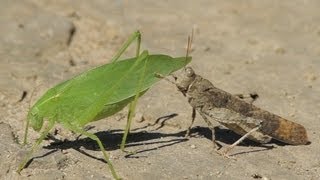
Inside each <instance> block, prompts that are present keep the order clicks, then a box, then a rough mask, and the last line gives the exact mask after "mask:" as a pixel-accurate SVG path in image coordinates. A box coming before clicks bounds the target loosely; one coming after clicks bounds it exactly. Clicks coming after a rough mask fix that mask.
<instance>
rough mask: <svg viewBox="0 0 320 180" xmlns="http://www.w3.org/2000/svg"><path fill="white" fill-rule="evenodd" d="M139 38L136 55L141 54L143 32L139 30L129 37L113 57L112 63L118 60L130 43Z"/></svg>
mask: <svg viewBox="0 0 320 180" xmlns="http://www.w3.org/2000/svg"><path fill="white" fill-rule="evenodd" d="M135 39H137V50H136V57H138V56H139V54H140V44H141V33H140V32H139V31H136V32H134V33H133V34H132V35H131V36H130V37H129V39H128V40H127V41H126V42H125V43H124V44H123V45H122V47H121V48H120V49H119V51H118V52H117V53H116V55H115V56H114V57H113V58H112V60H111V63H113V62H116V61H117V60H118V59H119V58H120V56H121V55H122V54H123V52H124V51H125V50H126V49H127V48H128V47H129V46H130V44H131V43H132V42H133V41H134V40H135Z"/></svg>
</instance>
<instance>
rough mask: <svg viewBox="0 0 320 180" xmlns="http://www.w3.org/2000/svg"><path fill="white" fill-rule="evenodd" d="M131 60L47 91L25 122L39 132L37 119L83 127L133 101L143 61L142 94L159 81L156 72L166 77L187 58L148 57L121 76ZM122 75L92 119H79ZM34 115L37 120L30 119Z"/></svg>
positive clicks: (113, 64)
mask: <svg viewBox="0 0 320 180" xmlns="http://www.w3.org/2000/svg"><path fill="white" fill-rule="evenodd" d="M147 59H148V60H147ZM135 60H136V58H131V59H126V60H119V61H117V62H115V63H111V64H105V65H102V66H100V67H97V68H94V69H91V70H88V71H86V72H83V73H81V74H79V75H77V76H76V77H74V78H72V79H70V80H67V81H65V82H63V83H61V84H58V85H56V86H55V87H53V88H51V89H49V90H48V91H47V92H46V93H45V94H44V95H43V96H42V97H41V98H40V99H39V100H38V101H37V102H36V104H35V105H34V106H33V107H32V108H31V110H30V111H29V114H28V119H29V120H31V121H30V122H31V126H32V127H33V128H34V129H35V130H36V131H39V130H40V128H41V127H42V120H40V119H41V118H45V119H46V118H48V119H50V118H54V119H55V120H56V121H57V122H66V121H68V122H70V123H71V124H73V125H76V126H79V127H83V126H84V125H86V124H87V123H89V122H92V121H95V120H99V119H102V118H105V117H108V116H111V115H113V114H115V113H116V112H118V111H120V110H121V109H123V108H124V107H125V106H126V105H127V104H128V103H130V102H131V101H132V100H133V99H134V96H135V90H136V87H137V84H138V82H139V78H140V76H139V74H141V72H142V69H143V63H145V61H146V60H147V64H146V72H145V77H144V82H143V83H142V87H141V88H140V92H144V91H146V90H147V89H149V88H150V87H151V86H152V85H153V84H155V83H156V82H157V81H159V80H160V79H159V78H157V77H156V76H155V74H156V73H159V74H162V75H168V74H170V73H172V72H174V71H176V70H178V69H180V68H181V67H184V66H185V65H186V64H187V63H188V62H190V60H191V58H189V59H188V60H186V58H185V57H181V58H172V57H170V56H166V55H149V56H147V57H146V59H145V60H142V61H141V62H140V64H137V68H136V69H135V70H134V71H133V73H130V74H127V75H125V73H126V72H127V71H128V69H129V67H131V66H132V65H133V63H135V62H136V61H135ZM124 76H126V77H125V79H123V81H122V83H120V84H118V85H117V87H116V88H115V89H114V90H113V92H111V93H110V95H108V98H106V99H105V103H104V107H103V108H102V109H101V110H99V112H98V114H96V115H95V116H94V118H93V119H83V118H81V116H82V114H83V113H84V112H85V111H87V110H88V109H90V108H89V107H90V106H91V105H93V104H95V102H97V101H98V100H100V99H101V96H102V94H104V93H105V92H106V90H107V89H108V88H110V87H113V86H114V85H115V84H116V83H117V82H119V80H120V78H122V77H124ZM35 115H36V116H37V118H35V119H34V116H35ZM33 119H34V120H33ZM80 120H81V121H80Z"/></svg>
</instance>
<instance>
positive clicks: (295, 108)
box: [0, 0, 320, 180]
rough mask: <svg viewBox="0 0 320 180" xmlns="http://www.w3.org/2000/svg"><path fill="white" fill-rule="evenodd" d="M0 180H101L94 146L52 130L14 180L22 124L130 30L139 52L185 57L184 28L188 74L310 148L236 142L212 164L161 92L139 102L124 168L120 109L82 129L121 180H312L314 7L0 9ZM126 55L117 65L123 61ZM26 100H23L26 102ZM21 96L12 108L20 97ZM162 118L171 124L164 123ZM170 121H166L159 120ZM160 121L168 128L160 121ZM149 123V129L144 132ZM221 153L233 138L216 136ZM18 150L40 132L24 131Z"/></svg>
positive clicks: (44, 3)
mask: <svg viewBox="0 0 320 180" xmlns="http://www.w3.org/2000/svg"><path fill="white" fill-rule="evenodd" d="M0 4H1V6H0V62H1V63H0V107H1V109H0V129H1V130H0V135H1V137H0V162H1V163H0V179H111V178H112V176H111V174H110V172H109V170H108V168H107V165H106V163H105V162H103V161H102V160H101V159H102V158H103V156H102V153H101V151H100V150H99V148H98V147H97V145H96V144H95V142H94V141H92V140H90V139H88V138H86V137H81V138H80V139H79V140H76V139H75V138H74V136H73V135H72V134H71V133H70V132H68V131H64V130H63V128H62V127H59V126H57V127H55V129H56V130H57V131H58V132H59V133H58V135H56V138H57V139H60V140H63V139H68V140H66V141H65V142H64V143H60V144H52V140H46V141H44V142H43V143H42V146H43V148H40V149H39V150H38V151H37V152H36V153H34V155H33V157H34V159H33V161H32V163H30V164H29V166H28V167H27V168H26V169H24V170H23V171H22V172H21V175H19V174H17V173H16V172H15V170H16V168H17V166H18V163H19V162H20V161H21V159H22V158H23V157H24V155H25V154H26V152H27V150H28V149H29V148H30V145H29V146H27V147H22V145H21V142H22V139H23V133H24V124H25V120H26V113H27V112H28V109H29V104H30V101H32V103H34V102H35V101H36V99H37V98H38V97H39V96H41V94H42V93H44V92H45V91H46V90H47V89H48V88H50V87H52V86H54V85H55V84H57V83H58V82H61V81H62V80H65V79H68V78H70V77H72V76H74V75H75V74H77V73H79V72H82V71H84V70H86V69H90V68H92V67H95V66H98V65H101V64H104V63H107V62H109V61H108V60H109V59H111V57H112V55H113V54H114V53H115V52H116V51H117V49H118V48H119V47H120V45H121V43H122V42H124V40H126V38H128V36H129V35H130V34H131V33H132V32H133V31H135V30H137V29H139V30H141V32H142V33H143V37H142V38H143V44H142V49H148V50H149V51H150V52H151V53H163V54H168V55H171V56H183V55H185V51H186V49H185V47H186V39H187V36H188V34H190V32H191V29H192V28H194V29H195V40H194V44H193V48H194V51H193V52H192V56H193V61H192V63H191V66H192V67H193V68H194V69H195V70H196V71H197V72H198V73H199V74H201V75H202V76H204V77H206V78H207V79H209V80H210V81H212V82H213V83H214V84H215V85H216V86H217V87H219V88H222V89H224V90H226V91H228V92H230V93H249V92H257V93H258V94H259V95H260V98H259V99H258V100H257V101H256V102H255V105H257V106H259V107H261V108H263V109H265V110H268V111H271V112H273V113H275V114H278V115H281V116H282V117H285V118H287V119H290V120H292V121H295V122H298V123H300V124H302V125H304V126H305V127H306V129H307V131H308V135H309V139H310V141H311V142H312V143H311V144H310V145H302V146H290V145H283V144H281V143H277V142H272V143H270V144H268V146H273V147H274V148H272V149H267V148H265V147H263V146H260V145H257V144H254V143H252V142H250V141H245V142H244V143H242V144H241V145H239V146H237V147H236V148H235V149H234V150H233V151H232V153H231V154H235V156H234V157H235V158H236V160H231V159H225V158H223V157H221V156H220V155H218V154H216V153H215V152H214V151H213V149H212V143H211V141H210V135H211V134H210V130H209V129H208V128H207V126H206V125H205V123H204V122H203V120H202V119H201V118H200V117H197V119H196V123H195V126H194V128H193V129H192V133H193V134H192V137H191V138H189V139H185V138H184V132H185V130H186V128H187V126H188V124H189V123H190V115H191V108H190V107H189V105H188V104H187V101H186V99H185V98H184V97H183V96H182V95H181V93H179V92H178V91H177V90H176V88H175V87H174V86H173V85H171V84H170V83H168V82H165V81H161V82H160V83H158V84H156V85H155V86H153V87H152V88H151V89H150V90H149V91H148V92H147V93H146V94H145V95H144V96H143V97H142V98H141V99H140V101H139V105H138V109H137V111H138V114H139V115H140V117H141V116H143V117H144V119H145V120H144V121H142V122H141V121H140V120H141V119H140V118H136V120H137V121H136V122H134V124H133V127H132V129H133V131H132V133H131V135H130V137H129V140H128V145H127V146H128V148H127V149H128V150H131V151H134V150H137V152H138V153H137V154H136V155H134V156H130V157H125V154H124V153H122V152H121V151H120V150H119V147H118V145H119V144H120V142H121V136H122V134H123V129H124V125H125V122H126V119H125V115H126V110H124V111H122V112H119V113H118V114H117V115H115V116H112V117H109V118H107V119H105V120H101V121H97V122H94V123H91V124H90V126H92V127H93V128H92V129H90V132H92V133H95V134H96V135H97V136H98V137H99V138H100V139H101V140H102V141H103V143H104V145H105V147H106V148H107V149H108V151H109V153H110V155H111V158H112V161H113V163H114V166H115V168H116V170H117V172H118V173H119V174H120V176H121V177H123V178H124V179H308V180H309V179H319V178H320V175H319V174H320V156H319V151H320V145H319V139H320V133H319V128H320V121H319V118H320V113H319V108H320V98H319V93H320V81H319V72H320V60H319V56H320V12H319V7H320V2H319V1H317V0H314V1H312V0H310V1H289V0H288V1H273V0H271V1H270V0H266V1H238V0H232V1H228V2H226V1H213V0H199V1H185V0H184V1H182V0H181V1H180V0H176V1H120V0H119V1H106V0H91V1H85V0H79V1H62V0H61V1H49V0H25V1H19V0H1V1H0ZM133 54H134V48H131V49H130V50H129V52H128V53H126V54H125V55H124V56H133ZM33 90H35V95H34V97H33V98H32V100H30V99H31V92H32V91H33ZM24 92H25V93H27V96H26V97H25V98H24V99H23V100H21V97H22V94H23V93H24ZM173 114H176V116H174V115H173ZM170 115H171V116H170ZM167 116H169V117H170V118H166V117H167ZM155 122H156V124H155V125H152V124H154V123H155ZM215 125H217V131H216V136H217V139H218V140H219V141H220V142H221V143H222V144H223V145H228V144H231V143H232V142H234V141H235V140H237V139H238V138H239V136H237V135H235V134H234V133H232V132H230V131H228V130H227V129H224V128H223V127H222V126H218V124H217V123H215ZM28 137H29V142H34V141H35V140H36V139H37V137H39V133H37V132H35V131H33V130H30V131H29V136H28Z"/></svg>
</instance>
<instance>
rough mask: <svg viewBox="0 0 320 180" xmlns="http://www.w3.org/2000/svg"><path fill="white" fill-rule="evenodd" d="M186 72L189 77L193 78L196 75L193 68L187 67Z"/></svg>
mask: <svg viewBox="0 0 320 180" xmlns="http://www.w3.org/2000/svg"><path fill="white" fill-rule="evenodd" d="M185 72H186V74H187V76H188V77H193V76H194V75H195V74H194V71H193V69H192V68H191V67H187V68H186V69H185Z"/></svg>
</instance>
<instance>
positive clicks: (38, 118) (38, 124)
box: [28, 107, 43, 131]
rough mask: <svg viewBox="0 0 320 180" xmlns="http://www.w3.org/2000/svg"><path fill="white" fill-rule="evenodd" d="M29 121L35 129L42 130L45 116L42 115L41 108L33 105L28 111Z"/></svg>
mask: <svg viewBox="0 0 320 180" xmlns="http://www.w3.org/2000/svg"><path fill="white" fill-rule="evenodd" d="M28 122H29V123H30V125H31V127H32V128H33V129H34V130H35V131H40V129H41V128H42V125H43V116H42V115H40V113H39V109H38V108H37V107H33V108H32V109H30V111H29V113H28Z"/></svg>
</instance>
